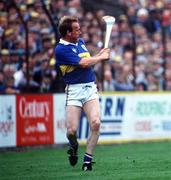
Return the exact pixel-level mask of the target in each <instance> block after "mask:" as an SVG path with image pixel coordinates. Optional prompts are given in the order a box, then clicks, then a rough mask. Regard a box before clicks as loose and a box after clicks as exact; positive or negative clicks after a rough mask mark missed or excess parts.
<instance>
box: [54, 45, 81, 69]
mask: <svg viewBox="0 0 171 180" xmlns="http://www.w3.org/2000/svg"><path fill="white" fill-rule="evenodd" d="M55 56H56V60H57V63H58V64H59V65H75V66H78V65H79V61H80V60H81V58H80V57H79V56H78V54H77V53H76V52H74V51H73V50H72V49H71V48H70V47H68V48H64V49H62V50H60V51H59V50H58V49H56V50H55Z"/></svg>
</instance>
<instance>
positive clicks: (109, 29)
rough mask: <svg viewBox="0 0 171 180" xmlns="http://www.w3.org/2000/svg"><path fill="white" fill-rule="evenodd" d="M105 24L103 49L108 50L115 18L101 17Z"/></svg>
mask: <svg viewBox="0 0 171 180" xmlns="http://www.w3.org/2000/svg"><path fill="white" fill-rule="evenodd" d="M102 19H103V20H104V21H105V23H106V34H105V43H104V48H108V46H109V39H110V35H111V32H112V27H113V24H114V23H115V18H114V17H113V16H103V18H102Z"/></svg>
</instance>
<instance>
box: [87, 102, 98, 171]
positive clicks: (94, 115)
mask: <svg viewBox="0 0 171 180" xmlns="http://www.w3.org/2000/svg"><path fill="white" fill-rule="evenodd" d="M83 109H84V112H85V114H86V116H87V118H88V121H89V124H90V136H89V138H88V140H87V148H86V153H85V156H84V164H83V170H92V157H93V150H94V148H95V146H96V144H97V141H98V138H99V130H100V104H99V100H98V99H93V100H90V101H88V102H86V103H85V104H84V106H83Z"/></svg>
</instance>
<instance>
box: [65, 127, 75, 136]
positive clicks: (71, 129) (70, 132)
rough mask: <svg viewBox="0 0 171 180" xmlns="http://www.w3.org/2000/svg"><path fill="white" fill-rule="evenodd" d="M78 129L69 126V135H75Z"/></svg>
mask: <svg viewBox="0 0 171 180" xmlns="http://www.w3.org/2000/svg"><path fill="white" fill-rule="evenodd" d="M76 132H77V130H76V129H75V128H68V129H67V135H75V134H76Z"/></svg>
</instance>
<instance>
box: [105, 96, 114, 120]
mask: <svg viewBox="0 0 171 180" xmlns="http://www.w3.org/2000/svg"><path fill="white" fill-rule="evenodd" d="M112 105H113V101H112V99H111V98H106V103H105V113H104V114H105V115H106V116H107V115H109V116H111V108H112Z"/></svg>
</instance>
